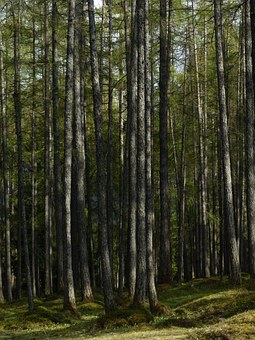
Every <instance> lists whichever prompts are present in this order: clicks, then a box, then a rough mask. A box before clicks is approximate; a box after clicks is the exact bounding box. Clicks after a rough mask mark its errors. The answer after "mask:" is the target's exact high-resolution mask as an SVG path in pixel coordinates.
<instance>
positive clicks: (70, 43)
mask: <svg viewBox="0 0 255 340" xmlns="http://www.w3.org/2000/svg"><path fill="white" fill-rule="evenodd" d="M74 20H75V0H69V2H68V32H67V57H66V85H65V86H66V88H65V91H66V93H65V114H64V129H65V130H64V230H63V246H64V248H63V249H64V308H65V309H68V310H70V311H73V312H75V311H76V300H75V293H74V282H73V270H72V241H71V178H72V117H73V67H74V66H73V65H74Z"/></svg>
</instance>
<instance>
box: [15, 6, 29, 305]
mask: <svg viewBox="0 0 255 340" xmlns="http://www.w3.org/2000/svg"><path fill="white" fill-rule="evenodd" d="M12 15H13V24H14V41H13V51H14V58H13V63H14V95H13V97H14V109H15V127H16V135H17V147H18V211H19V220H18V223H19V225H20V230H21V228H22V236H23V245H24V257H25V270H26V282H27V295H28V308H29V311H32V310H33V308H34V302H33V292H32V280H31V272H30V259H29V250H28V237H27V222H26V209H25V190H24V189H25V188H24V170H23V152H22V140H23V138H22V130H21V117H22V108H21V94H20V30H21V27H20V24H21V19H20V2H19V4H18V14H17V17H16V13H15V8H14V6H13V4H12Z"/></svg>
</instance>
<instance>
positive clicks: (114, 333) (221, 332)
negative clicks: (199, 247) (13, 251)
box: [0, 278, 255, 340]
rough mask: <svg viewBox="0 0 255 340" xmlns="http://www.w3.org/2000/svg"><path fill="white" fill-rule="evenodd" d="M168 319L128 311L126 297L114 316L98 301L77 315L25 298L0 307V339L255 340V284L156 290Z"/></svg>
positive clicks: (55, 303)
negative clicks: (32, 305)
mask: <svg viewBox="0 0 255 340" xmlns="http://www.w3.org/2000/svg"><path fill="white" fill-rule="evenodd" d="M158 292H159V299H160V302H161V303H162V304H164V305H165V306H166V307H167V308H168V314H170V315H161V316H152V315H151V314H150V313H149V310H148V305H146V306H145V308H138V307H134V306H132V305H131V304H130V302H129V300H128V298H127V297H125V296H124V298H123V299H122V304H121V306H119V307H118V309H117V311H116V312H113V313H111V314H110V315H107V316H106V315H104V310H103V298H102V295H101V293H100V292H98V291H97V292H96V293H95V302H94V303H88V304H87V303H82V302H79V301H78V312H79V314H78V315H76V316H73V315H72V314H70V312H64V311H63V306H62V298H61V297H60V296H56V295H55V296H52V297H49V298H44V299H35V311H34V312H33V313H29V312H27V304H26V299H25V298H24V299H22V300H21V301H18V302H14V303H13V304H11V305H9V304H3V305H0V339H54V338H55V339H63V338H65V339H75V338H80V339H100V340H101V339H102V340H106V339H108V340H111V339H132V340H135V339H137V340H138V339H253V338H254V339H255V281H252V280H249V279H246V280H244V282H243V284H242V285H241V286H238V287H233V286H231V285H230V284H229V283H228V281H227V280H226V279H225V280H223V281H220V280H219V279H218V278H217V279H216V278H212V279H207V280H203V279H199V280H193V281H192V282H190V283H187V284H182V285H175V286H168V285H164V286H163V285H162V286H160V287H159V289H158Z"/></svg>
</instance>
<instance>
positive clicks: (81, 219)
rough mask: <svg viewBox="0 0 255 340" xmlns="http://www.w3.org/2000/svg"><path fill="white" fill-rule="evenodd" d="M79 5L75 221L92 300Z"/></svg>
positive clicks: (85, 289) (84, 290)
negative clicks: (86, 199) (87, 225)
mask: <svg viewBox="0 0 255 340" xmlns="http://www.w3.org/2000/svg"><path fill="white" fill-rule="evenodd" d="M81 10H82V9H81V7H80V4H77V5H76V26H75V49H74V55H75V57H74V160H75V163H74V167H75V177H74V180H75V181H74V184H73V185H74V186H75V187H76V190H75V191H76V214H77V215H76V221H77V228H78V237H79V257H80V280H81V295H82V300H84V301H93V295H92V289H91V284H90V274H89V264H88V248H87V235H86V225H85V151H84V134H83V117H82V111H81V77H80V48H79V47H80V41H81V40H80V35H81V24H82V23H81V14H82V13H81Z"/></svg>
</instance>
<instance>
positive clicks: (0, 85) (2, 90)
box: [0, 32, 12, 302]
mask: <svg viewBox="0 0 255 340" xmlns="http://www.w3.org/2000/svg"><path fill="white" fill-rule="evenodd" d="M3 53H4V49H3V41H2V33H1V32H0V96H1V97H0V103H1V116H2V155H3V182H4V225H5V254H6V285H7V289H6V292H7V294H6V295H7V300H8V302H12V272H11V234H10V231H11V230H10V200H9V195H10V182H9V157H8V123H7V111H6V109H7V107H6V103H7V89H6V84H5V79H4V78H5V77H4V61H3Z"/></svg>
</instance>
